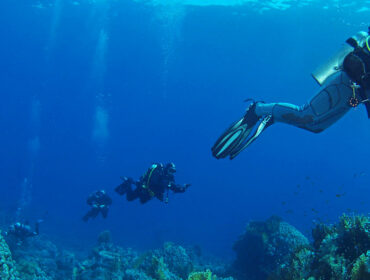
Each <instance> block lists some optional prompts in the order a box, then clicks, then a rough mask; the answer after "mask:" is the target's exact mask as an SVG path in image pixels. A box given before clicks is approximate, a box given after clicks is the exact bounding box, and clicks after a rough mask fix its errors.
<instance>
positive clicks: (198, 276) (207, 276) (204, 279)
mask: <svg viewBox="0 0 370 280" xmlns="http://www.w3.org/2000/svg"><path fill="white" fill-rule="evenodd" d="M216 279H217V277H216V276H215V275H213V276H212V272H211V271H210V270H209V269H207V270H206V271H204V272H192V273H190V275H189V277H188V280H216Z"/></svg>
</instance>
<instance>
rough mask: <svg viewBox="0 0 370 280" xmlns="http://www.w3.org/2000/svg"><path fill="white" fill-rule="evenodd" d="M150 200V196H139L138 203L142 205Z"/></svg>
mask: <svg viewBox="0 0 370 280" xmlns="http://www.w3.org/2000/svg"><path fill="white" fill-rule="evenodd" d="M150 199H151V197H150V195H146V194H142V195H141V196H140V203H141V204H144V203H147V202H148V201H149V200H150Z"/></svg>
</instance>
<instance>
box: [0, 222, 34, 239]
mask: <svg viewBox="0 0 370 280" xmlns="http://www.w3.org/2000/svg"><path fill="white" fill-rule="evenodd" d="M39 223H40V222H37V223H36V224H35V230H32V229H31V226H30V225H28V224H23V223H15V224H13V225H11V226H10V227H9V229H8V231H6V232H5V235H6V236H13V237H14V238H16V239H17V240H19V241H24V240H25V239H27V238H29V237H34V236H36V235H39Z"/></svg>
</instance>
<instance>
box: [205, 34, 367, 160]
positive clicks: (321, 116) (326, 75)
mask: <svg viewBox="0 0 370 280" xmlns="http://www.w3.org/2000/svg"><path fill="white" fill-rule="evenodd" d="M312 76H313V77H314V79H315V80H316V81H317V82H318V83H319V85H320V86H321V88H320V91H319V92H318V93H317V94H316V95H315V96H314V97H313V98H312V99H311V100H310V101H309V102H308V103H306V104H304V105H303V106H296V105H293V104H289V103H265V102H262V101H253V100H251V99H248V100H247V101H250V104H249V106H248V108H247V110H246V112H245V114H244V116H243V117H242V118H241V119H240V120H238V121H236V122H235V123H233V124H232V125H231V126H230V127H229V128H228V129H227V130H226V131H225V132H224V133H223V134H222V135H221V136H220V137H219V139H218V140H217V141H216V143H215V144H214V146H213V147H212V154H213V156H214V157H215V158H217V159H221V158H226V157H230V159H233V158H235V157H236V156H237V155H238V154H239V153H240V152H241V151H243V150H244V149H245V148H246V147H248V146H249V145H250V144H251V143H252V142H253V141H254V140H256V139H257V138H258V136H260V135H261V133H262V132H263V131H264V130H265V129H266V128H267V127H269V126H270V125H272V124H274V123H277V122H282V123H286V124H290V125H293V126H296V127H299V128H303V129H306V130H308V131H311V132H314V133H319V132H322V131H324V130H325V129H326V128H328V127H329V126H331V125H332V124H333V123H335V122H336V121H337V120H339V119H340V118H341V117H343V116H344V115H345V114H346V113H347V112H348V111H349V110H350V109H351V108H354V107H357V106H359V105H360V104H364V105H365V107H366V110H367V114H368V117H369V118H370V103H369V101H370V100H369V98H370V27H369V30H368V32H359V33H357V34H356V35H355V36H353V37H351V38H349V39H348V40H347V41H346V44H345V45H344V46H343V47H342V49H341V50H340V51H339V52H338V53H337V55H335V56H334V57H333V58H332V59H331V60H330V61H329V62H328V63H327V64H325V65H323V66H322V67H320V68H318V69H317V70H316V71H315V72H314V73H312Z"/></svg>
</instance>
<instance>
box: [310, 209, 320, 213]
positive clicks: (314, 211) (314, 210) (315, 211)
mask: <svg viewBox="0 0 370 280" xmlns="http://www.w3.org/2000/svg"><path fill="white" fill-rule="evenodd" d="M311 211H312V212H313V213H316V214H317V213H319V211H317V210H316V209H315V208H311Z"/></svg>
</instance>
